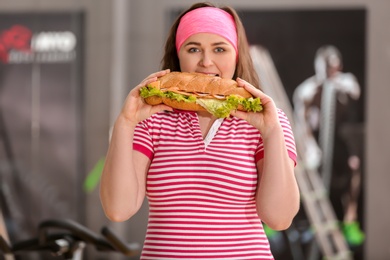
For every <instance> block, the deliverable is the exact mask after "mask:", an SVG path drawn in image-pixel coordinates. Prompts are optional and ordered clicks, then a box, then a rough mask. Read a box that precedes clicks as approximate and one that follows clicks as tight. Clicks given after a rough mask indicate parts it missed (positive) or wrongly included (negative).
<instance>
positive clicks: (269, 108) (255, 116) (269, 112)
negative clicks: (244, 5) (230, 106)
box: [231, 78, 281, 138]
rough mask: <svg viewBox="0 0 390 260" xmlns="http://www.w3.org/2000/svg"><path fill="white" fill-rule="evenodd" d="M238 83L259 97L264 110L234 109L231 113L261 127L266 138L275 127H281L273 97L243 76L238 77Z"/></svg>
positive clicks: (258, 127)
mask: <svg viewBox="0 0 390 260" xmlns="http://www.w3.org/2000/svg"><path fill="white" fill-rule="evenodd" d="M237 84H238V86H240V87H244V88H245V89H246V90H247V91H248V92H249V93H251V94H252V95H253V96H254V97H255V98H256V97H259V98H260V100H261V104H262V106H263V110H262V111H260V112H243V111H238V110H237V111H232V112H231V115H233V116H236V117H238V118H241V119H244V120H246V121H248V123H250V124H251V125H253V126H254V127H256V128H257V129H259V131H260V132H261V134H262V136H263V138H265V137H266V136H267V135H268V133H271V132H272V130H273V129H275V127H281V126H280V123H279V118H278V112H277V108H276V105H275V102H274V100H273V99H272V98H271V97H269V96H267V95H266V94H264V92H262V91H261V90H260V89H258V88H255V87H254V86H253V85H251V84H250V83H249V82H247V81H245V80H243V79H241V78H237Z"/></svg>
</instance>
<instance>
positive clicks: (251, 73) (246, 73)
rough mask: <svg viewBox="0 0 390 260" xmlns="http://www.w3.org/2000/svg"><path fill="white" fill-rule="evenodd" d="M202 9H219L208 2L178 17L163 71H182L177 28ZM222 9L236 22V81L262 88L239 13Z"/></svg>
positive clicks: (164, 57)
mask: <svg viewBox="0 0 390 260" xmlns="http://www.w3.org/2000/svg"><path fill="white" fill-rule="evenodd" d="M202 7H217V6H215V5H213V4H211V3H208V2H203V3H196V4H193V5H192V6H191V7H190V8H188V9H187V10H186V11H184V12H182V13H181V14H180V15H179V16H178V17H177V19H176V21H175V22H174V23H173V25H172V27H171V30H170V32H169V35H168V38H167V41H166V43H165V53H164V56H163V58H162V61H161V63H162V69H170V70H171V71H180V63H179V58H178V56H177V51H176V46H175V40H176V31H177V27H178V26H179V23H180V19H181V18H182V17H183V15H185V14H186V13H188V12H189V11H191V10H194V9H197V8H202ZM220 9H222V10H224V11H226V12H227V13H229V14H231V15H232V16H233V18H234V20H235V22H236V28H237V41H238V43H237V45H238V60H237V65H236V71H235V72H234V76H233V77H234V79H235V78H236V77H240V78H242V79H244V80H246V81H248V82H249V83H251V84H252V85H253V86H255V87H257V88H260V83H259V78H258V75H257V73H256V71H255V69H254V66H253V62H252V58H251V56H250V53H249V45H248V40H247V37H246V33H245V28H244V26H243V24H242V22H241V19H240V17H239V16H238V14H237V12H236V11H235V10H234V9H233V8H231V7H229V6H223V7H220Z"/></svg>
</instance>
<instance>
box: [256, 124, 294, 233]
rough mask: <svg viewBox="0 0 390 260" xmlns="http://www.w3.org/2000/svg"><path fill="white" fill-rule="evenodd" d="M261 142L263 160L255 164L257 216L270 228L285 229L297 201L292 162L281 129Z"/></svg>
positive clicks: (291, 218) (288, 224)
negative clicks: (262, 144)
mask: <svg viewBox="0 0 390 260" xmlns="http://www.w3.org/2000/svg"><path fill="white" fill-rule="evenodd" d="M263 142H264V158H263V159H261V160H260V161H259V162H258V163H257V169H258V174H259V177H258V184H257V193H256V204H257V212H258V214H259V216H260V218H261V220H262V221H263V222H264V223H266V224H267V225H268V226H269V227H270V228H272V229H275V230H283V229H287V228H288V227H289V226H290V225H291V222H292V220H293V218H294V217H295V215H296V214H297V212H298V210H299V201H300V197H299V188H298V184H297V182H296V179H295V174H294V161H293V160H292V159H291V158H290V157H289V155H288V152H287V149H286V146H285V141H284V135H283V130H282V129H281V128H280V130H276V129H275V131H274V132H272V134H270V135H269V136H268V137H267V138H266V139H264V138H263Z"/></svg>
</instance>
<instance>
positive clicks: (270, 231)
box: [263, 224, 279, 239]
mask: <svg viewBox="0 0 390 260" xmlns="http://www.w3.org/2000/svg"><path fill="white" fill-rule="evenodd" d="M263 229H264V232H265V235H266V236H267V238H268V239H272V238H273V237H275V236H276V235H277V234H278V232H279V231H276V230H273V229H272V228H270V227H269V226H267V225H266V224H263Z"/></svg>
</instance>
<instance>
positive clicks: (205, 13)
mask: <svg viewBox="0 0 390 260" xmlns="http://www.w3.org/2000/svg"><path fill="white" fill-rule="evenodd" d="M196 33H214V34H218V35H219V36H222V37H224V38H225V39H226V40H228V41H229V42H230V43H231V44H232V45H233V47H234V49H235V50H236V54H237V55H238V49H237V30H236V23H235V21H234V18H233V17H232V15H230V14H229V13H228V12H226V11H224V10H222V9H220V8H216V7H201V8H197V9H194V10H192V11H190V12H188V13H186V14H185V15H184V16H183V17H182V18H181V19H180V23H179V26H178V28H177V32H176V51H177V53H179V50H180V48H181V46H182V45H183V43H184V42H185V41H186V40H187V39H188V37H190V36H192V35H194V34H196Z"/></svg>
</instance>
